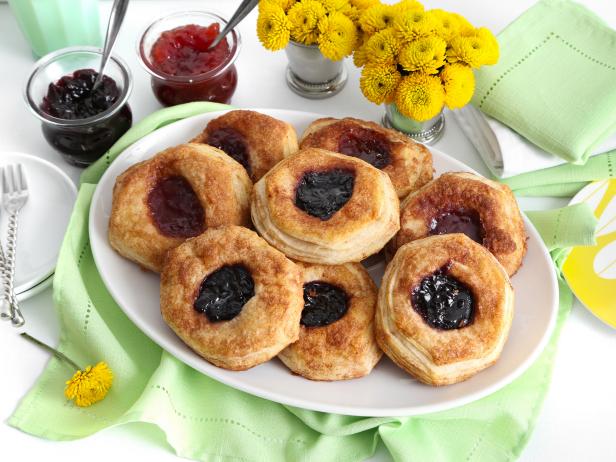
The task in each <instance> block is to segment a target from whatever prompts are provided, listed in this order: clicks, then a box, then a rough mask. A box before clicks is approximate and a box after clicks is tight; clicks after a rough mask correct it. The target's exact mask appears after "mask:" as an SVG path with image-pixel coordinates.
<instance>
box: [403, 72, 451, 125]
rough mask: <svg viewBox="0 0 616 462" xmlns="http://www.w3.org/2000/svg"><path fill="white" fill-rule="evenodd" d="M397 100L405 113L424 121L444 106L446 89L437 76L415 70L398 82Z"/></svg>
mask: <svg viewBox="0 0 616 462" xmlns="http://www.w3.org/2000/svg"><path fill="white" fill-rule="evenodd" d="M395 101H396V106H397V107H398V110H399V111H400V112H401V113H402V114H403V115H405V116H407V117H410V118H412V119H415V120H419V121H423V120H428V119H431V118H432V117H435V116H436V115H437V114H438V113H439V112H440V110H441V109H442V108H443V104H444V102H445V91H444V90H443V85H441V80H440V79H439V78H438V77H437V76H434V75H427V74H423V73H421V72H414V73H412V74H410V75H408V76H406V77H404V78H403V79H402V80H401V81H400V83H399V84H398V86H397V88H396V95H395Z"/></svg>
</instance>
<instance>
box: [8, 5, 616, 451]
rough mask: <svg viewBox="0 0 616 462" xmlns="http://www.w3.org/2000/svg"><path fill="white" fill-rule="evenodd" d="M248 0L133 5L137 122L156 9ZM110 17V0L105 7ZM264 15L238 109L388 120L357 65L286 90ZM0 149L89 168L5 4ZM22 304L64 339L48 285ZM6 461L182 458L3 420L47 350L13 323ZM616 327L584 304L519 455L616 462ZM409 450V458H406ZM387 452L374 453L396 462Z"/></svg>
mask: <svg viewBox="0 0 616 462" xmlns="http://www.w3.org/2000/svg"><path fill="white" fill-rule="evenodd" d="M533 3H534V2H533V1H531V0H516V1H512V0H507V1H505V2H486V1H483V0H465V1H464V2H459V1H455V0H430V1H426V2H425V4H426V6H427V7H433V8H435V7H438V8H443V9H447V10H451V11H456V12H459V13H461V14H463V15H464V16H466V17H467V18H468V19H469V20H470V21H471V22H472V23H474V24H476V25H484V26H487V27H490V28H491V29H492V30H493V31H495V32H498V31H500V30H501V29H502V28H503V27H505V26H506V25H507V24H508V23H509V22H510V21H511V20H513V19H514V18H515V17H517V16H518V15H519V14H520V13H522V12H523V11H524V10H525V9H527V8H528V7H529V6H531V5H532V4H533ZM582 3H584V4H586V5H587V6H588V7H590V8H591V9H592V10H593V11H595V12H596V13H597V14H599V15H600V16H602V17H603V18H605V20H606V21H607V22H608V23H610V25H611V26H612V27H616V3H614V2H611V1H610V2H608V1H606V0H584V1H583V2H582ZM237 4H239V1H236V0H233V1H230V0H227V1H215V0H199V1H184V0H179V1H178V0H175V1H169V0H167V1H163V0H139V1H134V2H132V3H131V5H130V7H129V10H128V17H127V19H126V23H125V27H124V29H123V30H122V32H121V33H120V35H119V39H118V44H117V46H116V52H117V53H118V54H120V55H121V56H122V57H123V58H124V59H125V60H126V61H127V62H128V64H129V66H130V68H131V70H132V72H133V77H134V82H135V85H134V89H133V94H132V95H131V98H130V104H131V107H132V110H133V115H134V120H135V121H138V120H140V119H142V118H143V117H144V116H146V115H147V114H149V113H151V112H152V111H155V110H156V109H159V107H160V106H159V104H158V103H157V101H156V100H155V99H154V96H153V95H152V93H151V91H150V85H149V80H148V78H147V76H146V73H145V71H144V70H143V69H142V68H141V67H140V65H139V64H138V62H137V57H136V53H135V43H136V41H137V38H138V36H139V33H140V32H141V31H142V30H143V28H144V26H146V25H147V23H148V22H149V21H150V20H151V19H153V18H154V17H155V16H158V15H161V14H163V13H164V12H165V11H170V10H182V9H184V10H190V9H206V10H207V9H215V10H218V11H219V12H221V13H223V14H224V15H226V16H227V17H228V16H230V14H231V13H232V12H233V10H234V9H235V7H236V5H237ZM101 8H102V10H101V11H102V14H101V16H103V17H106V15H107V13H108V11H109V8H110V2H109V1H104V2H101ZM255 18H256V17H255V14H254V12H253V14H252V15H251V16H249V17H248V18H247V19H246V20H245V21H244V23H242V24H241V25H240V31H241V34H242V39H243V50H242V52H241V55H240V57H239V59H238V62H237V66H238V72H239V85H238V88H237V92H236V93H235V96H234V98H233V104H234V105H236V106H238V107H253V108H259V107H262V108H265V107H272V108H286V109H298V110H306V111H312V112H317V113H322V114H328V115H332V116H347V115H352V116H355V117H359V118H365V119H372V120H379V118H380V117H381V115H382V111H383V109H382V108H381V107H377V106H375V105H372V104H370V103H368V101H367V100H365V99H364V98H363V97H362V96H361V94H360V91H359V87H358V71H357V69H355V68H353V67H352V64H351V63H350V62H349V63H347V67H348V69H349V71H350V72H349V74H350V75H349V82H348V84H347V86H346V87H345V89H344V90H343V91H342V92H341V93H340V94H338V95H337V96H335V97H333V98H330V99H326V100H322V101H311V100H307V99H303V98H300V97H298V96H296V95H295V94H293V93H291V91H290V90H288V89H287V87H286V85H285V82H284V69H285V63H286V58H285V56H284V53H283V52H278V53H270V52H267V51H265V50H264V49H263V48H262V47H261V46H260V45H259V43H258V41H257V39H256V33H255V21H256V19H255ZM0 31H1V33H2V34H1V35H2V39H1V40H0V63H1V64H0V102H1V106H0V151H9V150H15V151H22V152H27V153H31V154H35V155H39V156H41V157H43V158H45V159H48V160H50V161H51V162H53V163H55V164H57V165H58V166H60V167H61V168H63V169H64V170H65V171H66V172H67V173H68V174H69V175H70V176H71V177H72V178H73V179H74V180H77V178H78V175H79V173H80V171H79V170H78V169H76V168H73V167H70V166H68V165H67V164H65V163H64V162H63V161H62V160H61V158H60V157H59V155H58V154H56V153H55V152H54V151H53V150H52V149H51V148H50V147H49V146H48V145H47V144H46V143H45V141H44V140H43V137H42V134H41V132H40V128H39V124H38V122H37V121H36V120H35V118H34V117H33V116H32V115H31V114H30V113H29V112H28V110H27V109H26V106H25V104H24V103H23V101H22V96H21V93H22V86H23V82H24V80H25V78H26V77H27V75H28V73H29V70H30V68H31V66H32V64H33V62H34V59H33V58H32V56H31V54H30V51H29V47H28V45H27V44H26V42H25V40H24V39H23V38H22V36H21V35H20V33H19V30H18V28H17V25H16V23H15V21H14V19H13V18H12V17H11V16H10V12H9V9H8V6H7V5H4V4H3V5H0ZM437 147H438V148H439V149H441V150H443V151H445V152H447V153H449V154H451V155H453V156H454V157H457V158H458V159H460V160H462V161H464V162H466V163H467V164H469V165H470V166H471V167H473V168H475V169H477V170H479V171H480V172H483V173H486V174H487V170H486V168H485V166H484V165H483V164H482V162H481V160H480V159H479V157H478V155H477V153H476V152H475V150H474V148H473V147H472V146H471V145H470V143H469V142H468V141H467V139H466V138H465V137H464V135H463V134H462V133H461V131H460V129H459V128H458V126H457V125H456V123H455V121H454V120H453V119H452V118H451V117H448V118H447V126H446V130H445V135H444V137H443V138H442V139H441V140H440V141H439V143H438V144H437ZM560 205H564V202H563V201H561V200H555V199H532V200H530V199H527V200H524V201H522V207H523V208H526V209H532V208H535V209H540V208H548V207H556V206H560ZM22 311H23V313H24V315H25V317H26V319H27V322H28V331H29V332H30V333H32V334H34V335H35V336H37V337H39V338H41V339H43V340H46V341H48V342H50V343H51V344H56V343H57V340H58V322H57V319H56V316H55V314H54V310H53V307H52V299H51V290H50V289H48V290H46V291H44V292H43V293H41V294H40V295H38V296H35V297H34V298H32V299H30V300H28V301H26V302H24V303H23V304H22ZM0 352H1V354H0V358H1V359H0V378H1V379H0V380H1V382H0V383H1V385H0V419H1V420H2V423H0V459H1V460H6V461H9V460H17V459H18V458H19V459H21V460H26V461H27V460H35V459H39V460H47V461H60V460H63V461H65V460H71V459H74V458H79V459H83V458H84V457H85V458H87V460H88V461H92V462H94V461H108V460H113V459H118V458H119V459H118V460H125V459H126V457H127V455H128V454H130V455H131V457H135V456H137V455H138V456H139V459H141V460H152V461H163V460H169V461H171V460H176V459H177V457H176V456H175V455H174V453H173V449H172V448H171V447H170V446H169V445H168V444H167V443H166V442H165V440H164V438H163V436H162V433H161V432H160V430H158V429H157V428H155V427H153V426H151V425H146V424H131V425H126V426H123V427H118V428H112V429H108V430H105V431H103V432H101V433H99V434H97V435H94V436H92V437H90V438H86V439H83V440H79V441H72V442H62V443H59V442H49V441H45V440H42V439H38V438H34V437H32V436H29V435H27V434H24V433H22V432H20V431H18V430H16V429H14V428H12V427H9V426H8V425H6V423H5V422H6V419H7V418H8V417H9V416H10V414H11V413H12V412H13V409H14V408H15V406H16V405H17V403H18V401H19V399H20V398H21V397H22V396H23V394H24V393H25V392H26V391H27V390H28V388H29V387H30V386H31V385H32V383H33V382H34V381H35V379H36V377H37V376H38V374H39V372H40V371H41V370H42V369H43V368H44V367H45V363H46V362H47V360H48V355H47V354H46V353H44V352H42V351H40V350H39V349H38V348H36V347H34V346H32V345H30V344H29V343H26V342H25V341H23V340H22V339H20V338H19V337H18V336H17V335H15V332H14V331H13V330H12V328H11V327H10V326H9V325H7V324H2V325H0ZM615 356H616V331H614V330H613V329H611V328H609V327H608V326H606V325H605V324H603V323H601V322H600V321H599V320H598V319H596V318H595V317H593V315H592V314H590V313H589V312H588V311H587V310H586V309H584V308H583V307H582V306H581V305H580V304H579V303H578V302H576V304H575V306H574V308H573V311H572V313H571V316H570V318H569V320H568V321H567V323H566V325H565V327H564V329H563V332H562V337H561V340H560V346H559V351H558V356H557V359H556V364H555V368H554V375H553V379H552V387H551V390H550V392H549V394H548V397H547V399H546V401H545V404H544V406H543V410H542V412H541V415H540V417H539V419H538V422H537V426H536V428H535V431H534V434H533V436H532V438H531V440H530V442H529V443H528V446H527V447H526V449H525V450H524V453H523V454H522V457H521V460H522V461H538V460H559V461H567V460H571V461H573V460H581V459H584V460H590V461H597V460H614V458H615V456H614V451H613V446H614V441H613V440H614V435H615V434H616V392H615V390H616V366H615V365H616V362H615V361H614V358H615ZM411 457H412V454H409V459H410V458H411ZM388 459H389V457H388V455H387V453H386V451H385V450H384V449H383V448H382V447H380V448H379V450H378V451H377V454H376V455H375V457H374V459H373V460H388Z"/></svg>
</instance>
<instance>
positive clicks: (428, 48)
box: [398, 36, 447, 74]
mask: <svg viewBox="0 0 616 462" xmlns="http://www.w3.org/2000/svg"><path fill="white" fill-rule="evenodd" d="M446 48H447V42H445V40H443V39H442V38H440V37H436V36H431V37H423V38H419V39H417V40H413V41H412V42H410V43H408V44H407V45H405V46H404V47H403V48H402V50H401V51H400V54H399V55H398V62H399V63H400V65H401V66H402V67H403V68H404V70H406V71H409V72H414V71H420V72H424V73H426V74H437V73H438V71H439V68H440V67H442V66H443V65H444V64H445V49H446Z"/></svg>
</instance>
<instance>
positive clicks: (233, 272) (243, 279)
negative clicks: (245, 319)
mask: <svg viewBox="0 0 616 462" xmlns="http://www.w3.org/2000/svg"><path fill="white" fill-rule="evenodd" d="M254 294H255V284H254V281H253V280H252V276H251V275H250V271H248V269H246V268H245V267H244V266H242V265H228V266H223V267H222V268H220V269H217V270H216V271H214V272H213V273H212V274H210V275H209V276H208V277H206V278H205V279H204V280H203V282H202V283H201V288H200V289H199V294H198V295H197V298H196V300H195V303H194V305H193V306H194V308H195V310H197V311H199V312H200V313H205V315H206V316H207V318H208V319H209V320H210V321H212V322H219V321H229V320H231V319H233V318H235V317H236V316H237V315H238V314H240V312H241V311H242V308H243V307H244V305H245V304H246V302H247V301H248V300H250V299H251V298H252V297H253V296H254Z"/></svg>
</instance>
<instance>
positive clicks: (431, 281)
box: [411, 266, 474, 330]
mask: <svg viewBox="0 0 616 462" xmlns="http://www.w3.org/2000/svg"><path fill="white" fill-rule="evenodd" d="M447 272H448V267H447V266H445V267H443V268H441V269H439V270H438V271H436V272H435V273H434V274H431V275H429V276H426V277H425V278H423V279H422V281H421V282H420V283H419V285H418V286H416V287H415V288H414V289H413V290H412V291H411V304H412V305H413V308H414V309H415V311H417V312H418V313H419V314H420V315H421V317H422V318H423V319H424V320H425V321H426V322H427V323H428V324H429V325H430V326H432V327H434V328H436V329H443V330H450V329H460V328H461V327H465V326H468V325H469V324H470V323H471V322H473V313H474V306H473V305H474V300H473V296H472V294H471V292H470V290H469V289H468V288H467V287H466V286H465V285H464V284H462V283H461V282H460V281H458V280H457V279H455V278H453V277H451V276H449V275H448V274H447Z"/></svg>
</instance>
